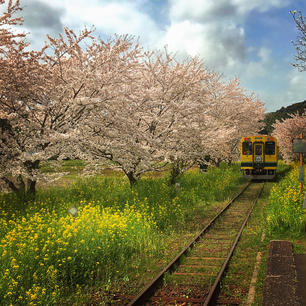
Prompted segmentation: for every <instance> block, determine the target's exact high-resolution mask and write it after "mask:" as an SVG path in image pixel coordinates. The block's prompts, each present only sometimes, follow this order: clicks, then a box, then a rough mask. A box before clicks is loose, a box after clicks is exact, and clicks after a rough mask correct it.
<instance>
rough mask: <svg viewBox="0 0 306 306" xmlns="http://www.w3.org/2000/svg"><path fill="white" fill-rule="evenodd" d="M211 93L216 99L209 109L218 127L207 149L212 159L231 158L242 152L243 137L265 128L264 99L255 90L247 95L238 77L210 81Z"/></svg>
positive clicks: (224, 159) (218, 162)
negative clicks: (257, 95)
mask: <svg viewBox="0 0 306 306" xmlns="http://www.w3.org/2000/svg"><path fill="white" fill-rule="evenodd" d="M209 90H210V96H211V99H212V100H215V101H216V103H214V104H211V105H213V107H211V108H210V110H209V115H210V116H211V118H212V121H214V122H215V124H216V126H217V127H218V129H217V130H216V131H215V134H214V137H213V138H212V140H211V143H210V145H209V146H208V148H207V150H206V154H207V155H209V157H210V163H212V164H215V165H217V166H218V165H219V164H220V162H221V161H225V162H231V161H232V160H237V159H238V156H239V149H238V146H239V142H240V138H241V137H243V136H245V135H253V134H256V133H258V132H259V131H260V130H261V129H262V125H263V123H262V120H263V118H264V111H265V109H264V107H263V105H264V104H263V102H261V101H259V100H258V99H257V98H256V97H255V95H254V94H251V95H248V94H247V93H246V92H245V90H244V89H243V88H241V87H240V81H239V79H238V78H235V79H233V80H231V81H229V82H228V83H224V82H222V81H221V80H220V78H219V79H217V80H216V81H215V82H213V83H211V84H210V88H209Z"/></svg>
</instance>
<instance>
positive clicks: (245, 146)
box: [242, 142, 252, 155]
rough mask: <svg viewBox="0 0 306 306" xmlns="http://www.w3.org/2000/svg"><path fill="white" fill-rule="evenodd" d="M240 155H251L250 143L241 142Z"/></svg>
mask: <svg viewBox="0 0 306 306" xmlns="http://www.w3.org/2000/svg"><path fill="white" fill-rule="evenodd" d="M242 154H243V155H252V143H251V142H243V143H242Z"/></svg>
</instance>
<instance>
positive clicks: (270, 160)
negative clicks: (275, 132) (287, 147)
mask: <svg viewBox="0 0 306 306" xmlns="http://www.w3.org/2000/svg"><path fill="white" fill-rule="evenodd" d="M240 150H241V170H242V173H243V176H244V177H246V178H251V179H268V180H271V179H274V177H275V175H276V169H277V155H278V149H277V140H276V138H275V137H271V136H267V135H256V136H248V137H242V138H241V145H240Z"/></svg>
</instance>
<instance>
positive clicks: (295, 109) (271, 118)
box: [260, 100, 306, 135]
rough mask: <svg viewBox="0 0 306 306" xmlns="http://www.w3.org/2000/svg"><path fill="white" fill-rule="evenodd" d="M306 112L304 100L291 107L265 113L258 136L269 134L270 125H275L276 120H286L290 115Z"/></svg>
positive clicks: (271, 129)
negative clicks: (262, 125)
mask: <svg viewBox="0 0 306 306" xmlns="http://www.w3.org/2000/svg"><path fill="white" fill-rule="evenodd" d="M305 110H306V100H305V101H303V102H298V103H294V104H292V105H289V106H287V107H282V108H281V109H279V110H277V111H275V112H270V113H267V114H266V116H265V119H264V122H265V127H264V129H263V130H262V131H261V132H260V134H267V135H269V134H271V133H272V131H273V127H272V125H273V124H274V123H275V121H276V120H282V119H287V118H289V117H290V115H291V114H294V115H295V114H296V113H299V114H301V113H303V112H305Z"/></svg>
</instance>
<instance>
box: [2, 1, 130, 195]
mask: <svg viewBox="0 0 306 306" xmlns="http://www.w3.org/2000/svg"><path fill="white" fill-rule="evenodd" d="M1 4H5V2H4V1H2V2H1ZM19 10H20V7H19V1H15V2H14V4H13V2H12V1H9V3H8V6H7V11H6V12H4V14H3V16H2V17H1V18H0V22H1V24H0V25H1V27H0V29H1V31H2V32H1V33H3V34H4V35H1V36H0V46H1V58H0V65H1V69H0V80H1V83H0V92H1V97H0V109H1V112H0V128H1V136H0V148H1V155H0V159H1V160H0V178H1V181H2V182H4V183H5V184H6V185H8V186H9V187H10V188H11V189H12V190H13V191H15V192H16V193H18V194H19V196H21V197H26V198H27V197H29V196H32V195H33V194H35V187H36V182H37V180H38V179H40V178H41V177H42V175H41V173H40V171H39V165H40V163H41V161H44V160H48V159H50V158H55V159H62V158H64V157H67V156H70V157H71V156H72V155H74V156H79V153H78V152H77V151H76V150H75V143H74V139H73V135H74V133H73V132H74V129H75V126H76V125H77V124H78V122H79V121H80V120H81V118H83V117H84V116H86V115H87V113H89V112H90V110H92V109H93V108H95V103H94V101H95V98H96V96H99V99H100V100H103V101H106V100H108V99H110V98H112V97H113V96H114V95H115V93H114V91H113V86H114V84H117V83H118V82H122V78H121V77H120V78H118V77H117V75H118V73H119V72H120V71H121V69H123V68H124V69H128V67H129V65H127V64H126V63H127V62H126V61H125V53H126V50H127V49H129V47H130V42H129V40H130V39H129V38H128V37H116V38H114V39H113V40H111V41H108V42H103V41H101V40H98V39H94V38H93V37H91V31H92V30H87V29H85V30H84V31H82V32H81V33H80V35H76V34H75V33H74V32H73V31H72V30H69V29H67V28H66V29H65V35H59V37H58V38H56V39H55V38H52V37H50V36H48V39H49V43H48V45H46V46H45V47H44V48H43V49H42V50H40V51H37V52H34V51H27V50H26V47H28V48H29V45H27V44H26V43H25V40H24V37H25V36H23V35H19V36H17V37H16V36H15V35H13V34H12V33H13V31H10V29H9V28H8V25H14V24H16V22H22V20H21V19H13V18H12V16H13V13H14V12H17V11H19ZM85 39H86V40H88V41H89V42H87V44H86V45H84V46H81V43H82V42H83V41H84V40H85ZM28 48H27V49H28ZM122 63H123V65H122Z"/></svg>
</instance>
